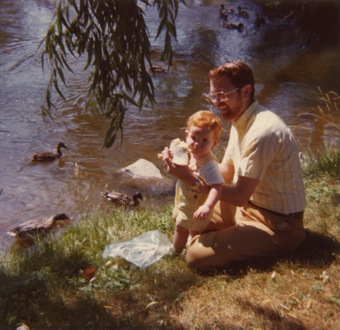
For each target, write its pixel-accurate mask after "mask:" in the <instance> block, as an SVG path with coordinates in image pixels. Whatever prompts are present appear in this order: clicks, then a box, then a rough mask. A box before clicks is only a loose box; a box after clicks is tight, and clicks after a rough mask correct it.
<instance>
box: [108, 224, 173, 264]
mask: <svg viewBox="0 0 340 330" xmlns="http://www.w3.org/2000/svg"><path fill="white" fill-rule="evenodd" d="M172 250H173V247H172V244H171V243H170V241H169V239H168V237H167V236H166V235H165V234H163V233H161V232H160V231H159V230H153V231H148V232H146V233H144V234H142V235H140V236H137V237H134V238H132V239H130V240H125V241H119V242H115V243H112V244H109V245H107V246H106V247H105V250H104V252H103V258H109V257H111V258H113V257H117V256H119V257H122V258H124V259H125V260H127V261H129V262H131V263H133V264H134V265H136V266H138V267H140V268H145V267H147V266H150V265H151V264H153V263H155V262H156V261H158V260H160V259H161V258H162V257H163V256H165V255H167V254H169V253H170V252H172Z"/></svg>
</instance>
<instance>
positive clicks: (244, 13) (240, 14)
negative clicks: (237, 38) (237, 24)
mask: <svg viewBox="0 0 340 330" xmlns="http://www.w3.org/2000/svg"><path fill="white" fill-rule="evenodd" d="M237 9H238V16H243V17H245V18H249V13H248V12H247V11H246V10H242V7H240V6H238V7H237Z"/></svg>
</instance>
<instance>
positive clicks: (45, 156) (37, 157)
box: [31, 142, 68, 162]
mask: <svg viewBox="0 0 340 330" xmlns="http://www.w3.org/2000/svg"><path fill="white" fill-rule="evenodd" d="M61 148H66V149H68V148H67V147H66V145H65V144H64V143H63V142H59V143H58V144H57V147H56V152H55V153H53V152H39V153H36V154H33V155H32V157H31V158H32V160H33V161H37V162H43V161H51V160H55V159H57V158H59V157H60V156H61V155H62V153H61Z"/></svg>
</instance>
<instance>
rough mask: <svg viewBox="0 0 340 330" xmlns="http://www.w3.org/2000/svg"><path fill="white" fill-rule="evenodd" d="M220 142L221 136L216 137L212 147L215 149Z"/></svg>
mask: <svg viewBox="0 0 340 330" xmlns="http://www.w3.org/2000/svg"><path fill="white" fill-rule="evenodd" d="M219 142H220V138H217V139H215V140H214V143H213V145H212V149H214V148H215V147H216V146H217V145H218V143H219Z"/></svg>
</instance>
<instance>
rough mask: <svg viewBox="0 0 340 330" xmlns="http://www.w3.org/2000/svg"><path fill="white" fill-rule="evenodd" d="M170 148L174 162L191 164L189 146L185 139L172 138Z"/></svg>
mask: <svg viewBox="0 0 340 330" xmlns="http://www.w3.org/2000/svg"><path fill="white" fill-rule="evenodd" d="M170 150H171V151H172V154H173V158H172V162H173V163H175V164H177V165H188V164H189V152H188V146H187V144H186V143H185V142H184V141H181V140H180V139H179V138H177V139H174V140H172V141H171V143H170Z"/></svg>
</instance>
